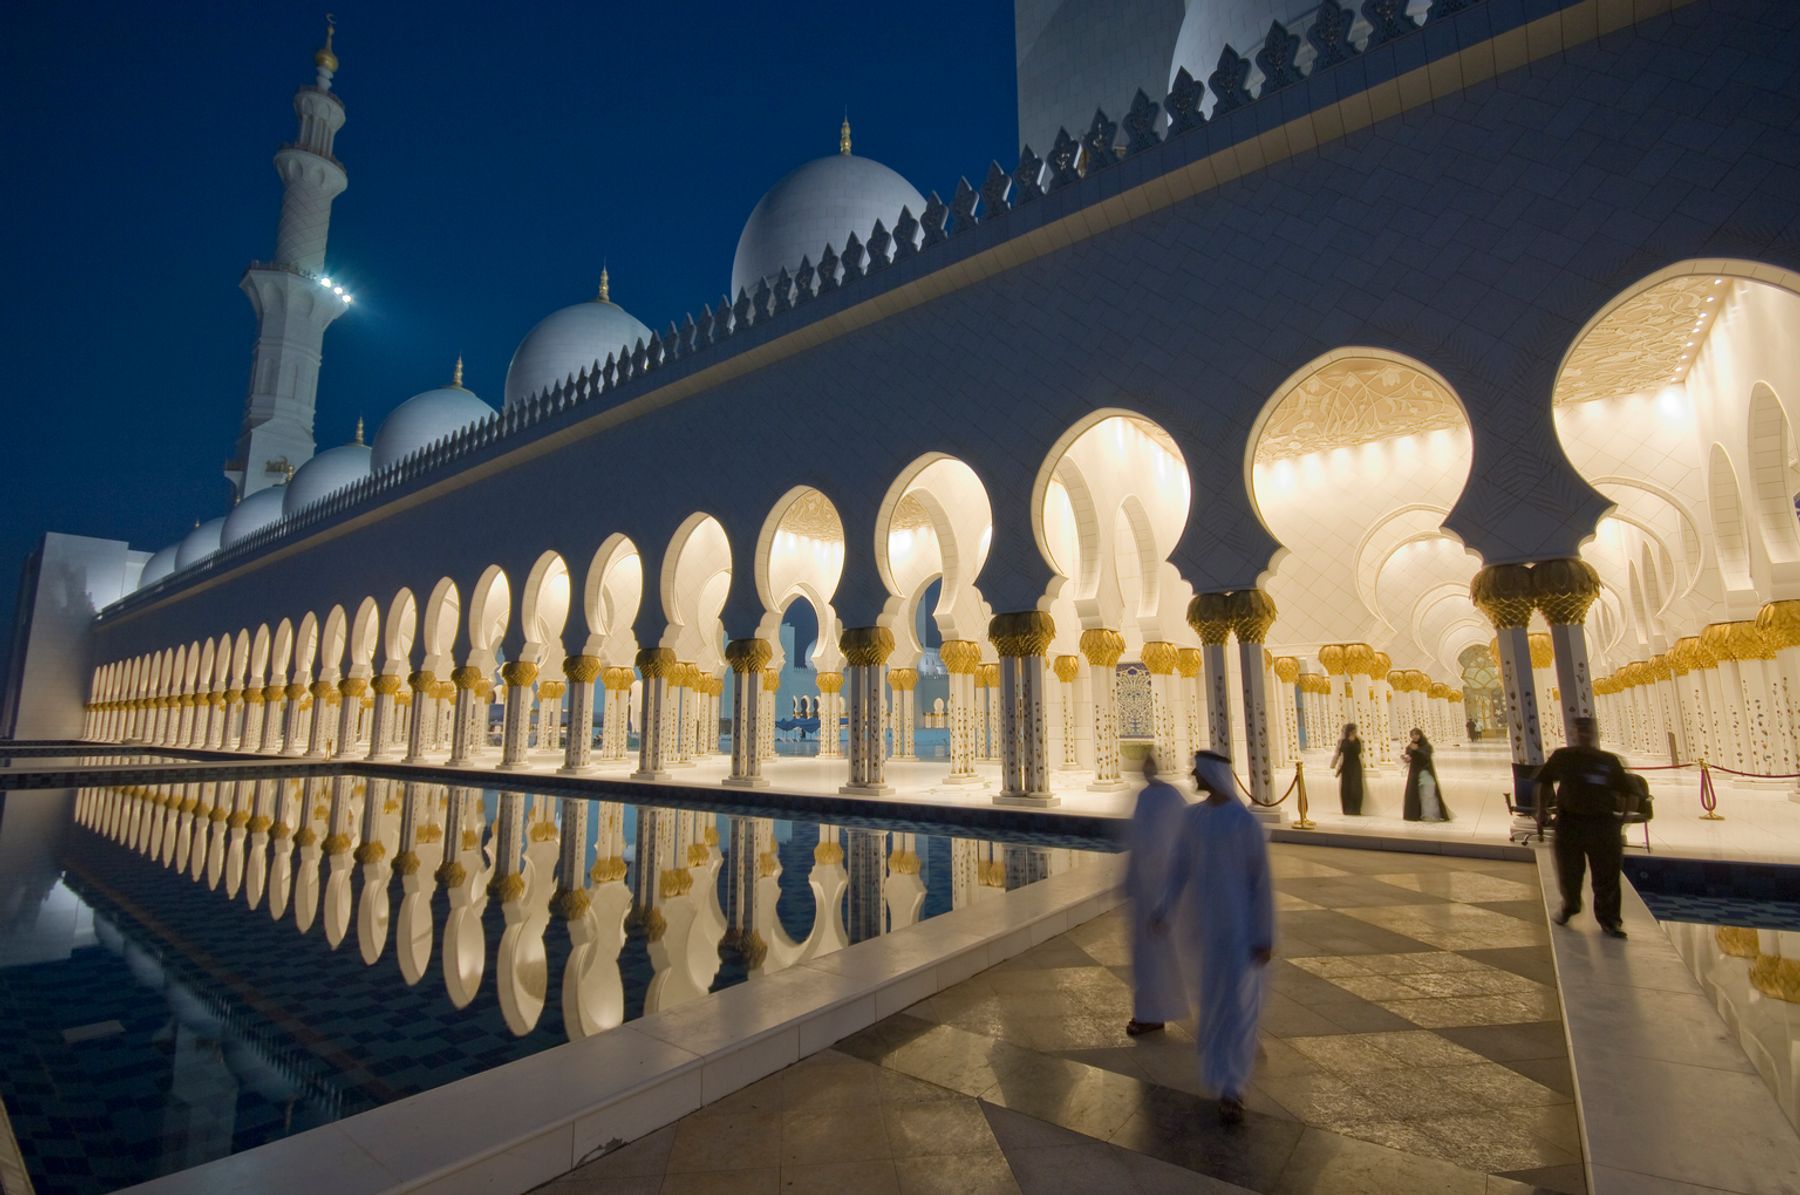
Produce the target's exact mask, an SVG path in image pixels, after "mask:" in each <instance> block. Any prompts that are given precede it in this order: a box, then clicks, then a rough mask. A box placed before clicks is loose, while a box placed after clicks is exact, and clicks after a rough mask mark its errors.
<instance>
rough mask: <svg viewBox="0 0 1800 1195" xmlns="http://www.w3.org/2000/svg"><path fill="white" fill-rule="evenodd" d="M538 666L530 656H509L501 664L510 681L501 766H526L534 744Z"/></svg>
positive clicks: (511, 769) (508, 683)
mask: <svg viewBox="0 0 1800 1195" xmlns="http://www.w3.org/2000/svg"><path fill="white" fill-rule="evenodd" d="M537 674H538V666H537V665H536V664H534V663H532V662H531V661H529V660H508V661H507V662H506V663H504V664H502V665H501V666H500V678H501V679H502V680H504V681H505V682H506V720H505V722H503V723H502V724H501V730H500V766H501V767H502V768H505V769H507V770H509V771H518V770H519V769H521V768H524V767H525V766H526V762H527V760H528V758H529V756H530V747H531V704H532V702H531V686H532V682H534V681H536V680H537Z"/></svg>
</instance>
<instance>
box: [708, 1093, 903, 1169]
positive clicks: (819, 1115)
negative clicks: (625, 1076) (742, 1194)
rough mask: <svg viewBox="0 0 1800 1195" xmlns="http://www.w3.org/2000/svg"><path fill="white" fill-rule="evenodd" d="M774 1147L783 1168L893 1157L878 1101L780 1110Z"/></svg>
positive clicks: (869, 1160)
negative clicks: (875, 1102)
mask: <svg viewBox="0 0 1800 1195" xmlns="http://www.w3.org/2000/svg"><path fill="white" fill-rule="evenodd" d="M677 1149H678V1151H679V1146H677ZM776 1150H777V1152H778V1156H779V1158H780V1163H781V1165H782V1166H783V1167H788V1166H816V1165H822V1164H824V1163H827V1162H871V1161H879V1160H881V1159H885V1158H891V1157H892V1156H893V1151H892V1149H891V1148H890V1147H889V1145H888V1137H887V1128H886V1123H885V1121H884V1119H883V1117H882V1114H881V1107H880V1105H878V1104H870V1105H866V1106H861V1107H843V1108H816V1109H805V1110H801V1111H789V1112H783V1113H782V1114H781V1120H780V1131H779V1134H778V1138H777V1144H776Z"/></svg>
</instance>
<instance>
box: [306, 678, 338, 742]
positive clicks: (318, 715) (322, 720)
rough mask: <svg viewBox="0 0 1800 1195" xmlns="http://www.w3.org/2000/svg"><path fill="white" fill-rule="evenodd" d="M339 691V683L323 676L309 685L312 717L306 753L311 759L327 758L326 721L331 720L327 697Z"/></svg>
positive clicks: (308, 691) (308, 730)
mask: <svg viewBox="0 0 1800 1195" xmlns="http://www.w3.org/2000/svg"><path fill="white" fill-rule="evenodd" d="M335 692H337V683H336V682H335V681H330V680H326V679H324V678H323V677H321V678H320V679H318V680H316V681H314V682H313V683H312V684H311V685H309V686H307V693H308V694H309V695H310V696H311V697H312V717H311V718H310V719H309V720H308V724H307V728H306V754H307V757H308V758H311V759H323V758H325V739H326V723H328V722H329V721H330V711H329V710H328V709H327V707H326V704H325V699H326V698H327V697H329V696H330V695H331V694H333V693H335Z"/></svg>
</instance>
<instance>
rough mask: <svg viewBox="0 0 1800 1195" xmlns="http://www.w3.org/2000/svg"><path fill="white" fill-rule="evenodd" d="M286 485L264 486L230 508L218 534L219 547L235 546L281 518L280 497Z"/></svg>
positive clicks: (283, 493)
mask: <svg viewBox="0 0 1800 1195" xmlns="http://www.w3.org/2000/svg"><path fill="white" fill-rule="evenodd" d="M286 492H287V487H285V486H279V485H269V486H264V487H263V488H262V489H260V490H258V491H256V492H255V493H254V494H251V495H250V496H249V497H248V498H245V499H244V500H243V501H242V502H239V503H238V504H237V505H236V506H234V507H232V508H231V513H230V514H228V515H226V516H225V530H224V531H223V532H221V533H220V535H219V546H220V547H221V548H230V547H235V546H236V545H238V544H241V543H243V542H244V541H245V540H247V539H249V538H250V537H251V536H252V535H255V534H256V533H257V532H258V531H261V530H262V529H263V528H264V527H267V526H269V524H271V523H274V522H277V521H279V520H280V518H281V499H282V497H283V495H285V494H286Z"/></svg>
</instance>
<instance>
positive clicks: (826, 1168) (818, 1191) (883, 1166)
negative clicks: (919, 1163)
mask: <svg viewBox="0 0 1800 1195" xmlns="http://www.w3.org/2000/svg"><path fill="white" fill-rule="evenodd" d="M845 1191H854V1192H856V1195H900V1171H899V1169H898V1167H897V1166H896V1164H895V1163H894V1162H892V1161H889V1160H883V1161H876V1162H826V1163H822V1164H820V1165H815V1166H783V1167H782V1168H781V1192H782V1195H843V1192H845Z"/></svg>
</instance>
